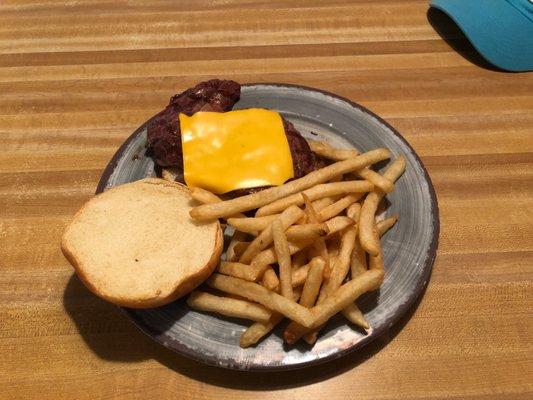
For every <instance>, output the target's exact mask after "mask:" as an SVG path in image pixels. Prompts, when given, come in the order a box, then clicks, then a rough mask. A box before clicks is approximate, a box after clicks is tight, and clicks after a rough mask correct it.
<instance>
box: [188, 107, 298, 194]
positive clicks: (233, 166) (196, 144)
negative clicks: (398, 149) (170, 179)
mask: <svg viewBox="0 0 533 400" xmlns="http://www.w3.org/2000/svg"><path fill="white" fill-rule="evenodd" d="M179 118H180V126H181V144H182V149H183V170H184V176H185V183H186V184H187V186H189V187H200V188H203V189H207V190H209V191H211V192H213V193H217V194H222V193H227V192H230V191H232V190H236V189H249V188H253V187H259V186H275V185H281V184H283V183H285V182H286V181H287V180H288V179H290V178H292V177H293V176H294V169H293V164H292V156H291V151H290V148H289V143H288V141H287V136H286V135H285V130H284V128H283V122H282V120H281V117H280V115H279V114H278V113H277V112H274V111H270V110H264V109H259V108H252V109H247V110H237V111H229V112H226V113H217V112H197V113H195V114H194V115H193V116H191V117H188V116H187V115H185V114H180V116H179Z"/></svg>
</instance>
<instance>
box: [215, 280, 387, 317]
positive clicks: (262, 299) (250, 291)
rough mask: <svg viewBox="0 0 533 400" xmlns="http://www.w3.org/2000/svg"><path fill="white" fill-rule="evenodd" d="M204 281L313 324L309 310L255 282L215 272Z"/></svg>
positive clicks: (224, 290) (226, 291)
mask: <svg viewBox="0 0 533 400" xmlns="http://www.w3.org/2000/svg"><path fill="white" fill-rule="evenodd" d="M369 272H374V271H368V272H366V273H369ZM377 272H380V271H377ZM361 276H364V275H361ZM206 283H207V285H208V286H210V287H212V288H214V289H218V290H220V291H222V292H225V293H232V294H237V295H239V296H243V297H246V298H247V299H248V300H251V301H254V302H256V303H259V304H262V305H263V306H265V307H268V308H269V309H270V310H272V311H276V312H278V313H281V314H283V315H285V316H286V317H287V318H290V319H292V320H293V321H296V322H298V323H300V324H301V325H303V326H306V327H312V326H313V324H314V320H315V316H314V315H313V312H312V311H311V310H309V309H308V308H306V307H303V306H301V305H299V304H298V303H296V302H294V301H293V300H292V299H287V298H286V297H283V296H281V295H279V294H277V293H274V292H271V291H270V290H268V289H265V288H264V287H263V286H261V285H258V284H257V283H253V282H248V281H245V280H243V279H239V278H234V277H232V276H226V275H221V274H217V273H215V274H213V275H211V277H210V278H209V279H208V280H207V281H206ZM327 310H329V309H326V311H327ZM322 314H324V311H321V314H319V315H320V316H321V315H322Z"/></svg>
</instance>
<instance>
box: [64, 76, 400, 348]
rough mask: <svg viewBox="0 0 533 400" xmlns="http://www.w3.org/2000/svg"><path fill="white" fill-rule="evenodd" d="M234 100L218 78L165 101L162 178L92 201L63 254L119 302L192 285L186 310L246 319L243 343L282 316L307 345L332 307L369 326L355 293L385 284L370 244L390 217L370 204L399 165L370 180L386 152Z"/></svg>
mask: <svg viewBox="0 0 533 400" xmlns="http://www.w3.org/2000/svg"><path fill="white" fill-rule="evenodd" d="M239 97H240V85H239V84H238V83H236V82H233V81H223V80H211V81H207V82H202V83H200V84H198V85H196V86H195V87H193V88H191V89H188V90H186V91H184V92H183V93H181V94H179V95H176V96H174V97H172V98H171V100H170V104H169V105H168V106H167V107H166V108H165V109H164V110H163V111H162V112H160V113H159V114H158V115H156V116H155V117H154V118H153V119H152V120H151V121H150V122H149V123H148V125H147V148H148V152H147V153H148V154H149V155H150V156H151V157H152V158H153V160H154V163H155V165H156V170H155V171H154V175H157V176H159V177H152V178H146V179H143V180H140V181H137V182H133V183H129V184H125V185H122V186H118V187H115V188H112V189H109V190H107V191H106V192H104V193H102V194H100V195H97V196H96V197H94V198H93V199H91V200H90V201H89V202H88V203H87V204H86V205H85V206H84V207H83V208H82V209H81V210H80V211H79V212H78V213H77V214H76V215H75V217H74V219H73V221H72V223H71V224H70V225H69V226H68V227H67V229H66V231H65V233H64V236H63V240H62V244H61V245H62V249H63V252H64V254H65V256H66V257H67V259H68V260H69V261H70V263H71V264H72V265H73V266H74V268H75V270H76V272H77V274H78V276H79V277H80V279H81V280H82V281H83V282H84V283H85V284H86V285H87V287H88V288H89V289H90V290H91V291H93V292H94V293H95V294H97V295H98V296H100V297H102V298H104V299H106V300H108V301H110V302H113V303H115V304H118V305H121V306H125V307H132V308H149V307H156V306H161V305H164V304H167V303H169V302H171V301H174V300H176V299H177V298H179V297H182V296H184V295H186V294H189V293H190V295H189V297H188V299H187V303H188V304H189V305H190V306H191V307H192V308H194V309H197V310H201V311H208V312H215V313H219V314H222V315H226V316H231V317H237V318H244V319H248V320H252V321H254V323H253V325H251V326H250V327H249V328H248V329H247V330H246V331H245V332H244V333H243V335H242V337H241V341H240V343H241V345H242V346H243V347H247V346H250V345H253V344H255V343H257V342H258V341H259V340H260V339H261V338H262V337H263V336H265V335H266V334H267V333H268V332H269V331H270V330H271V329H273V327H274V326H276V325H277V324H278V323H279V322H280V321H281V320H282V319H283V318H284V317H287V318H289V319H290V320H291V321H292V322H291V323H290V324H289V325H288V326H287V328H286V330H285V332H284V338H285V340H286V341H287V342H288V343H294V342H295V341H296V340H298V339H299V338H302V337H303V338H304V339H305V340H306V341H307V342H309V343H314V341H315V340H316V337H317V333H318V331H319V330H320V328H321V327H322V326H323V325H324V324H325V323H326V322H327V320H328V319H329V318H330V317H331V316H333V315H334V314H336V313H338V312H342V313H343V314H344V315H345V316H346V318H347V319H348V320H349V321H351V322H352V323H354V324H356V325H358V326H360V327H362V328H364V329H368V328H369V326H368V323H367V321H366V320H365V318H364V316H363V314H362V313H361V311H360V310H359V309H358V307H357V305H356V304H355V303H354V301H355V300H356V299H357V298H358V297H359V296H360V295H361V294H363V293H365V292H368V291H370V290H374V289H376V288H377V287H379V286H380V285H381V282H382V281H383V276H384V268H383V257H382V250H381V244H380V240H379V238H380V236H381V235H383V234H384V233H385V232H386V231H387V230H388V229H389V228H391V227H392V226H393V225H394V223H395V222H396V219H397V218H396V217H391V218H387V219H383V220H376V211H377V209H378V205H379V203H380V201H381V199H382V198H383V197H384V196H385V194H386V193H389V192H391V191H392V190H393V189H394V182H395V181H396V180H397V179H398V178H399V177H400V176H401V174H402V173H403V171H404V170H405V167H406V165H405V159H404V158H403V157H398V158H397V159H396V160H394V161H393V162H392V163H391V164H390V165H389V166H388V167H387V168H386V170H385V172H384V173H383V174H379V173H377V172H375V171H373V170H372V169H370V168H369V167H371V166H372V165H373V164H375V163H378V162H380V161H383V160H386V159H388V158H389V157H390V156H391V154H390V152H389V151H388V150H387V149H383V148H381V149H374V150H371V151H368V152H366V153H362V154H359V153H358V151H357V150H355V149H334V148H332V147H331V146H329V145H328V144H327V143H325V142H319V141H308V140H306V139H305V138H304V137H303V136H302V135H301V134H300V132H298V131H297V129H296V128H295V127H294V126H293V124H292V123H290V122H289V121H287V120H286V119H285V118H284V117H283V116H282V115H280V114H279V113H278V112H276V111H274V110H266V109H260V108H252V109H235V110H233V107H234V106H235V105H236V103H237V102H238V100H239ZM237 108H238V107H237ZM224 230H226V233H227V234H228V235H231V242H230V243H229V246H228V247H227V249H226V252H225V253H224V255H222V252H223V235H222V234H223V231H224ZM215 270H216V273H213V272H214V271H215ZM203 283H205V285H204V288H203V289H201V290H195V289H196V288H197V287H198V286H200V285H201V284H203Z"/></svg>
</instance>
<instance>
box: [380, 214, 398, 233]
mask: <svg viewBox="0 0 533 400" xmlns="http://www.w3.org/2000/svg"><path fill="white" fill-rule="evenodd" d="M396 221H398V217H397V216H396V215H393V216H392V217H389V218H385V219H384V220H382V221H379V222H378V223H376V228H377V229H378V234H379V236H383V235H384V234H385V233H387V231H388V230H389V229H390V228H392V227H393V226H394V224H396Z"/></svg>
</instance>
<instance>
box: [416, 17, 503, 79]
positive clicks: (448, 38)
mask: <svg viewBox="0 0 533 400" xmlns="http://www.w3.org/2000/svg"><path fill="white" fill-rule="evenodd" d="M426 16H427V19H428V22H429V23H430V24H431V26H432V27H433V29H435V31H436V32H437V33H438V34H439V36H440V37H441V38H442V39H443V40H444V41H445V42H446V43H448V45H449V46H450V47H451V48H452V49H453V50H455V51H456V52H457V53H459V54H460V55H461V56H463V57H464V58H466V59H467V60H468V61H470V62H471V63H473V64H475V65H477V66H478V67H481V68H485V69H489V70H491V71H497V72H507V71H504V70H502V69H500V68H498V67H495V66H494V65H492V64H490V63H489V62H488V61H487V60H485V59H484V58H483V56H482V55H481V54H480V53H479V52H478V51H477V50H476V48H475V47H474V46H473V45H472V43H471V42H470V41H469V40H468V38H467V37H466V36H465V34H464V33H463V31H462V30H461V28H459V26H457V24H456V23H455V22H454V21H453V20H452V19H451V18H450V17H449V16H448V15H447V14H446V13H445V12H443V11H441V10H438V9H436V8H429V10H428V12H427V14H426Z"/></svg>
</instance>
